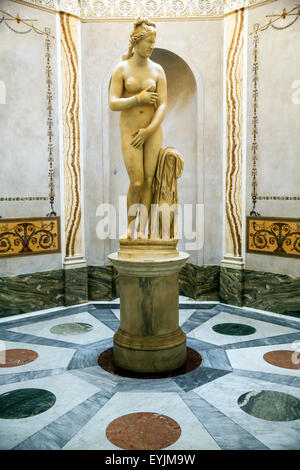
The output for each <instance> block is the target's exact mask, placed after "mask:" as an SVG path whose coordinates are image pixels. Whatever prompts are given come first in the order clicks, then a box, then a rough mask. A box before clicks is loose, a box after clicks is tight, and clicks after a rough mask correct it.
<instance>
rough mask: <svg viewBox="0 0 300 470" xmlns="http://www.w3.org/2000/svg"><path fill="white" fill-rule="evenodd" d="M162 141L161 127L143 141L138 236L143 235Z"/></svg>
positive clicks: (142, 236)
mask: <svg viewBox="0 0 300 470" xmlns="http://www.w3.org/2000/svg"><path fill="white" fill-rule="evenodd" d="M161 143H162V128H161V127H159V128H158V129H157V130H156V131H155V132H154V133H153V134H152V135H151V137H149V139H148V140H147V141H146V142H145V143H144V185H143V191H142V196H141V204H142V205H143V206H142V208H141V213H140V223H139V228H138V237H139V238H147V237H146V236H145V229H146V224H147V220H148V216H149V212H150V206H151V200H152V182H153V178H154V174H155V170H156V165H157V159H158V154H159V151H160V148H161ZM143 209H144V210H143Z"/></svg>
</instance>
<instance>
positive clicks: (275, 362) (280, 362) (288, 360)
mask: <svg viewBox="0 0 300 470" xmlns="http://www.w3.org/2000/svg"><path fill="white" fill-rule="evenodd" d="M264 360H265V361H266V362H268V363H269V364H272V366H277V367H282V368H283V369H296V370H300V353H299V352H297V351H288V350H280V351H269V352H267V353H266V354H264Z"/></svg>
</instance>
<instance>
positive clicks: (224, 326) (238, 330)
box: [212, 323, 256, 336]
mask: <svg viewBox="0 0 300 470" xmlns="http://www.w3.org/2000/svg"><path fill="white" fill-rule="evenodd" d="M212 329H213V330H214V331H215V332H216V333H220V334H221V335H230V336H246V335H252V334H253V333H255V332H256V329H255V328H254V327H253V326H250V325H243V324H242V323H219V324H218V325H214V326H213V327H212Z"/></svg>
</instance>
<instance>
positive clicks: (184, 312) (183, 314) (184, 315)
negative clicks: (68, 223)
mask: <svg viewBox="0 0 300 470" xmlns="http://www.w3.org/2000/svg"><path fill="white" fill-rule="evenodd" d="M195 311H196V310H193V309H192V308H186V309H184V308H180V309H179V326H181V325H183V323H184V322H186V321H187V320H188V319H189V318H190V317H191V316H192V315H193V313H195Z"/></svg>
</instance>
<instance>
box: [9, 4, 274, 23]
mask: <svg viewBox="0 0 300 470" xmlns="http://www.w3.org/2000/svg"><path fill="white" fill-rule="evenodd" d="M11 1H13V2H16V3H21V4H25V5H28V6H31V7H33V8H38V9H43V10H46V11H49V12H53V13H56V12H65V13H69V14H71V15H74V16H77V17H78V18H79V19H81V20H82V21H132V20H133V19H134V18H136V17H138V16H147V17H149V18H151V19H153V20H156V21H165V20H173V21H174V20H208V19H223V18H224V16H226V15H227V14H230V13H232V12H234V11H237V10H239V9H241V8H253V7H257V6H261V5H265V4H267V3H273V2H276V1H277V0H11Z"/></svg>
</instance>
